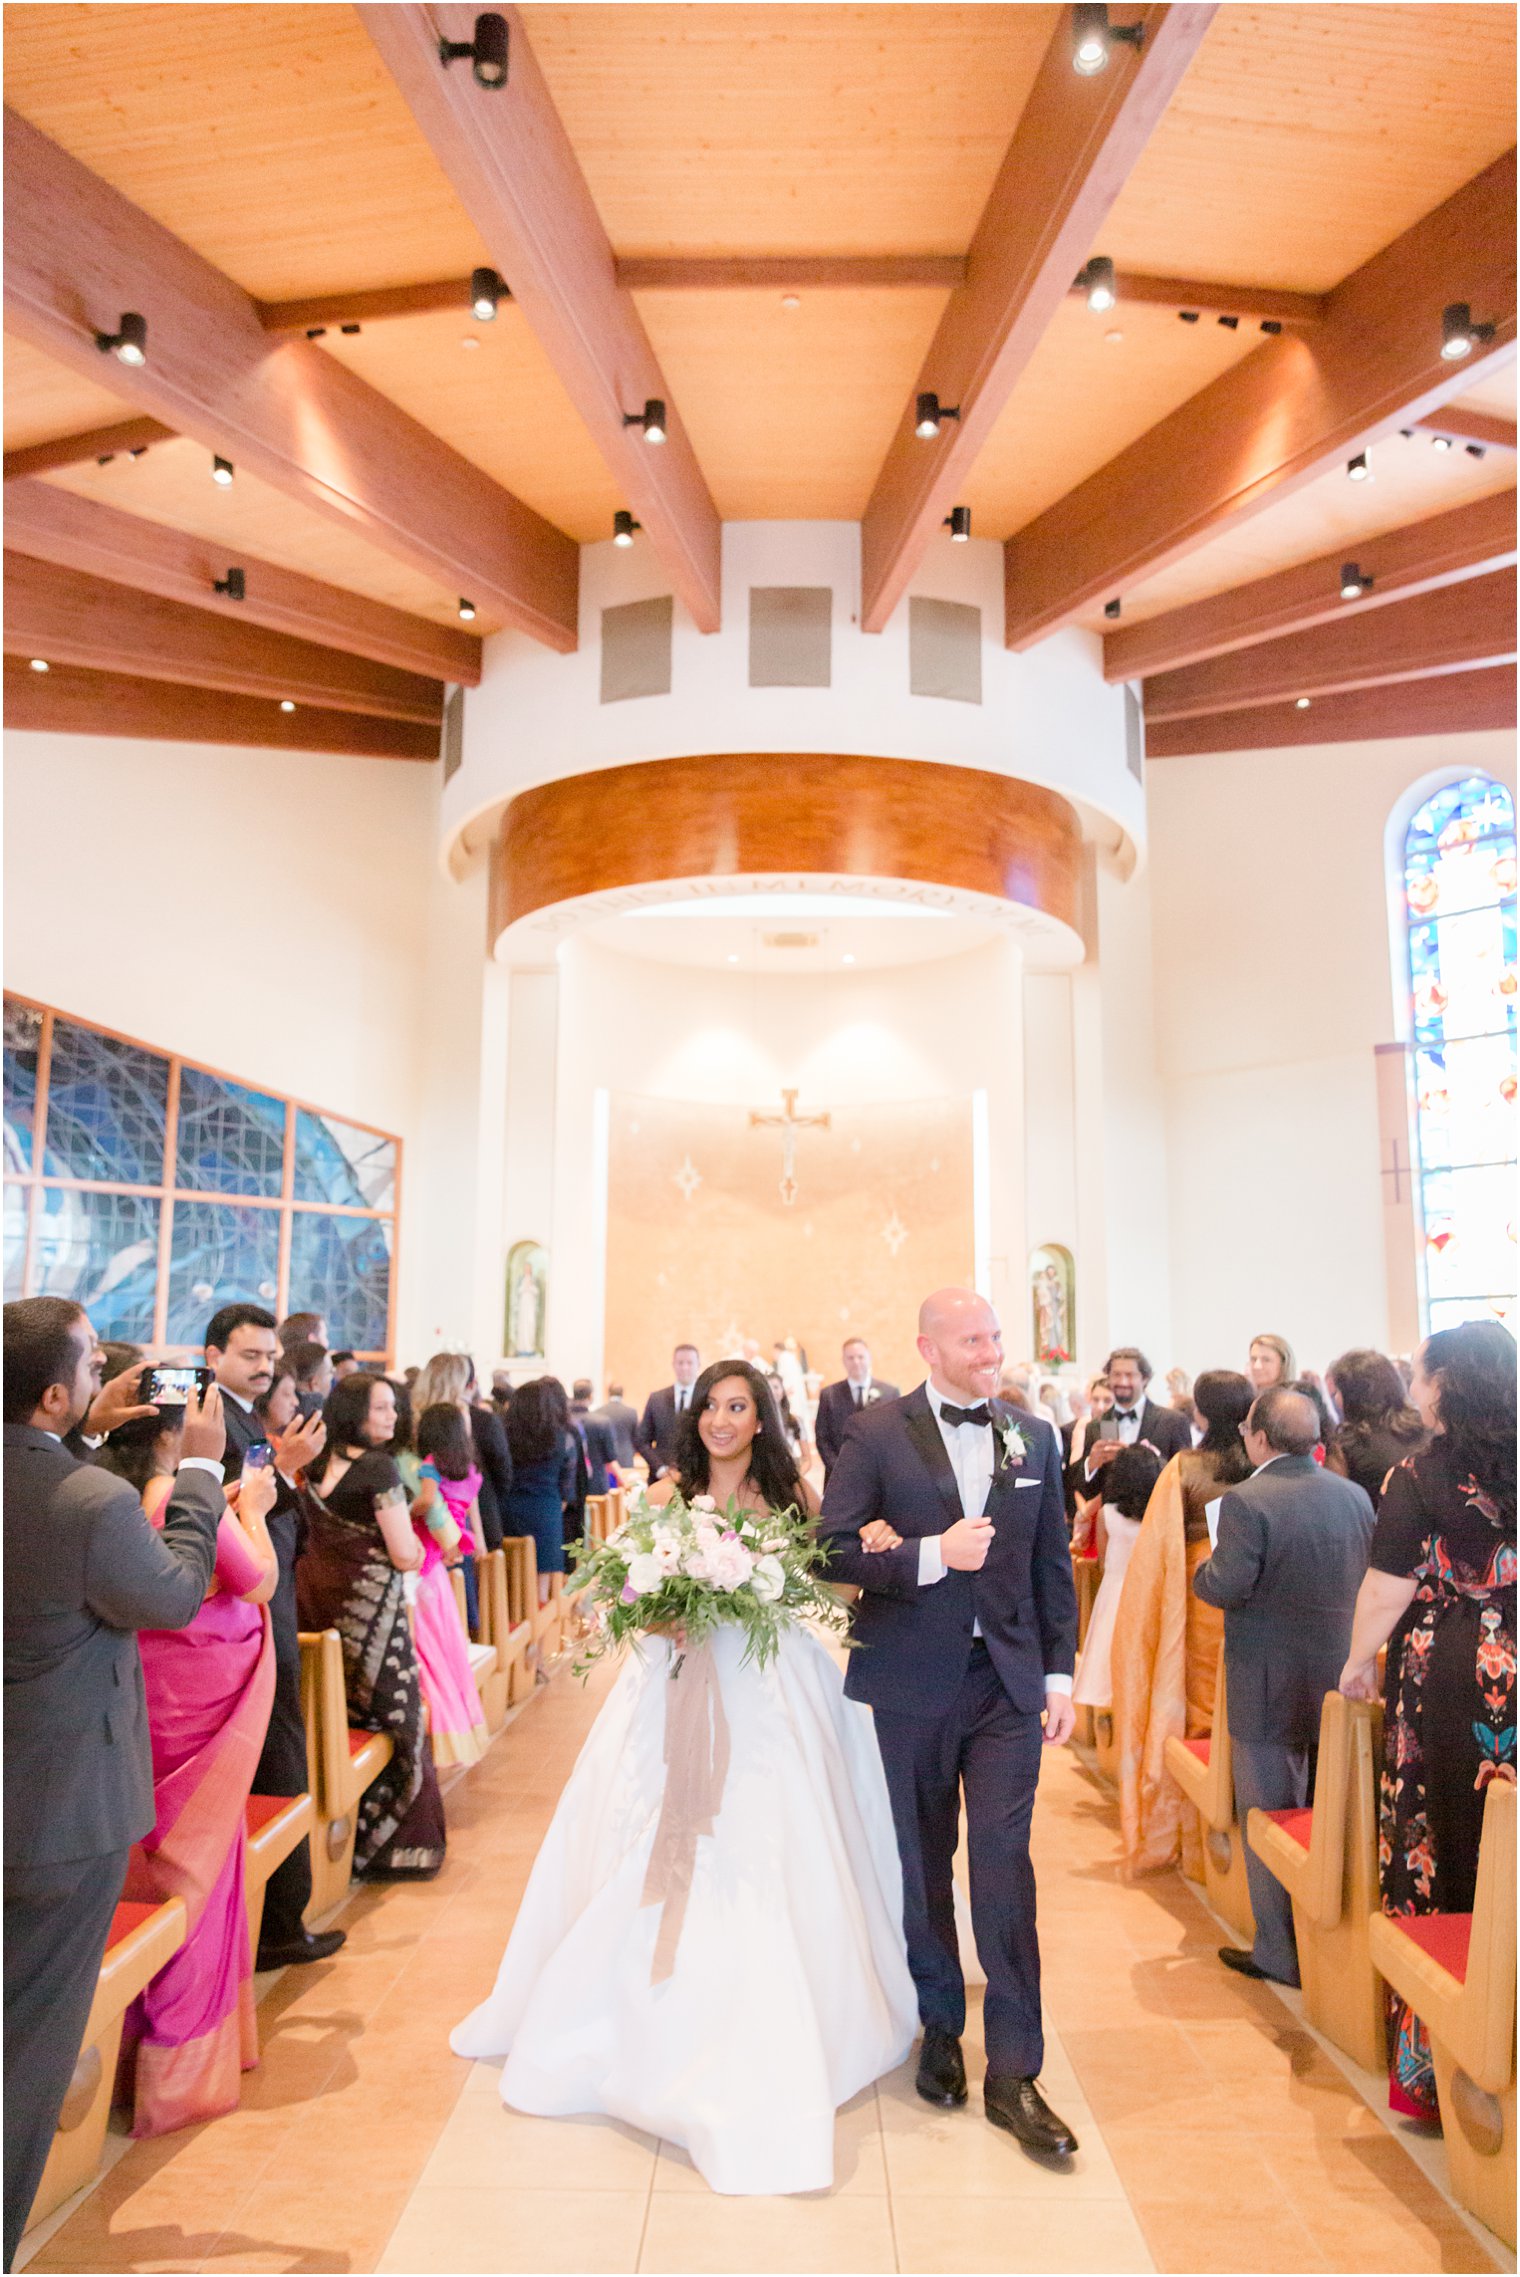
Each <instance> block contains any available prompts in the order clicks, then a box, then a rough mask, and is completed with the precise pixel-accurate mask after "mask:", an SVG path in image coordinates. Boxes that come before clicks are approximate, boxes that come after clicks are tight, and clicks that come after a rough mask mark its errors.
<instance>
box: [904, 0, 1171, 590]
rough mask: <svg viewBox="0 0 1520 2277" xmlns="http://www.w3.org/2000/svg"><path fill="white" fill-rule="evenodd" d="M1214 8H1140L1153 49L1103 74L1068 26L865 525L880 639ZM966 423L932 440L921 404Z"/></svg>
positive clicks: (1039, 84)
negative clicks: (919, 413)
mask: <svg viewBox="0 0 1520 2277" xmlns="http://www.w3.org/2000/svg"><path fill="white" fill-rule="evenodd" d="M1213 16H1214V9H1213V7H1212V6H1192V5H1187V4H1184V5H1181V6H1171V7H1167V6H1159V7H1158V6H1150V7H1142V8H1141V10H1140V12H1139V16H1138V19H1137V21H1138V23H1139V25H1140V26H1141V27H1142V29H1143V35H1144V44H1143V46H1142V47H1141V48H1140V49H1139V50H1138V52H1137V51H1136V50H1135V49H1134V48H1131V47H1124V48H1122V49H1120V48H1116V49H1115V50H1114V54H1113V59H1112V61H1111V63H1110V65H1109V68H1108V69H1107V70H1106V71H1104V72H1100V73H1099V74H1098V75H1097V76H1096V77H1095V78H1090V79H1088V78H1083V77H1081V76H1080V75H1079V74H1078V73H1077V72H1075V71H1074V70H1073V69H1072V63H1071V30H1070V24H1069V21H1068V17H1067V13H1066V11H1065V10H1064V9H1062V10H1061V11H1060V16H1059V21H1058V22H1057V24H1056V28H1055V31H1054V33H1053V35H1052V38H1051V43H1050V46H1049V48H1048V49H1047V50H1046V53H1045V58H1044V61H1043V62H1042V64H1041V66H1040V70H1039V75H1038V77H1037V78H1036V80H1035V83H1034V87H1033V89H1032V90H1031V92H1030V96H1029V100H1028V102H1027V103H1026V104H1025V106H1024V113H1023V116H1022V117H1021V119H1020V120H1019V123H1018V127H1017V129H1016V130H1015V133H1014V136H1013V140H1012V141H1011V142H1010V144H1009V146H1008V149H1007V152H1006V154H1005V156H1004V159H1003V163H1002V166H1001V168H1000V169H999V172H998V177H997V180H996V182H995V183H994V184H993V189H992V195H991V197H990V198H989V199H988V201H987V205H986V209H985V211H984V212H983V214H982V217H981V220H980V221H979V222H978V224H977V229H976V235H975V237H974V238H973V239H972V243H971V250H970V253H969V255H968V256H967V264H966V282H965V283H964V285H962V286H960V287H959V289H958V290H957V291H955V292H954V293H952V294H951V296H950V300H949V303H948V305H947V307H946V309H945V311H944V314H943V315H942V317H941V318H940V322H939V326H938V328H937V330H936V332H935V335H934V339H933V341H932V342H931V344H930V347H929V352H928V354H927V356H926V357H925V358H924V362H923V366H922V369H921V370H920V372H919V374H918V377H917V379H916V380H915V382H914V387H913V395H911V396H910V397H909V399H908V402H907V403H906V404H905V406H904V409H903V415H902V418H901V420H900V421H899V423H898V428H897V432H896V434H895V435H894V437H893V439H892V444H891V447H890V449H889V450H888V452H887V456H886V460H885V462H884V463H883V466H882V469H881V472H880V474H879V475H878V476H877V479H876V486H875V488H874V490H873V491H872V493H871V497H870V502H869V504H868V505H867V507H866V511H865V518H864V522H863V525H862V529H861V571H862V591H861V624H862V627H863V629H864V630H865V631H867V632H880V631H881V630H882V628H883V626H884V625H885V624H886V622H887V620H888V618H889V617H890V616H891V614H892V611H893V610H894V609H895V608H896V606H897V604H898V602H899V601H900V600H901V599H902V596H903V594H904V592H905V591H906V589H907V585H908V581H909V579H910V578H911V577H912V575H913V573H914V571H915V570H916V569H917V567H918V565H919V563H920V561H921V560H922V559H923V556H924V552H925V549H926V548H927V546H928V544H929V542H930V540H931V538H933V537H934V536H935V534H936V533H937V532H938V530H939V529H940V528H941V526H942V525H943V523H944V521H945V518H946V516H947V515H948V514H949V512H950V509H951V507H952V506H953V505H955V504H956V502H957V499H958V497H959V494H960V491H961V488H962V486H963V484H964V482H965V480H966V478H967V476H968V475H969V473H970V471H971V468H972V466H973V465H974V463H975V461H976V458H977V455H978V453H979V452H980V451H981V449H982V446H983V444H984V443H985V442H986V440H987V437H988V436H989V434H990V433H991V431H992V428H993V426H994V424H995V423H996V421H997V419H998V416H999V414H1000V413H1001V411H1002V409H1003V406H1004V404H1005V403H1006V402H1007V400H1008V398H1009V396H1010V395H1011V393H1012V392H1013V388H1014V386H1015V383H1016V382H1017V381H1018V379H1019V377H1020V375H1021V374H1022V373H1023V372H1024V370H1025V369H1026V367H1027V366H1028V364H1029V361H1030V359H1031V357H1032V356H1033V355H1034V352H1035V350H1036V348H1037V347H1038V346H1039V344H1040V341H1041V339H1042V338H1043V337H1044V334H1045V332H1046V330H1047V328H1048V327H1049V325H1050V323H1051V321H1052V319H1053V318H1054V316H1055V313H1056V310H1057V309H1058V308H1059V307H1060V306H1061V304H1062V302H1063V301H1064V300H1065V299H1066V297H1067V294H1068V293H1069V292H1070V291H1071V285H1072V279H1073V277H1074V276H1075V275H1076V273H1077V271H1078V270H1079V269H1080V268H1081V267H1082V266H1083V264H1084V262H1085V261H1086V260H1087V258H1088V256H1089V255H1090V253H1091V252H1092V250H1093V246H1094V244H1095V243H1096V241H1097V238H1098V233H1099V231H1100V230H1101V228H1102V225H1103V222H1104V220H1105V218H1106V217H1107V215H1108V213H1109V211H1110V209H1111V208H1112V206H1113V203H1114V200H1115V199H1116V198H1117V196H1118V194H1119V192H1120V190H1121V189H1122V188H1123V186H1124V183H1125V181H1126V180H1127V178H1128V176H1129V173H1130V171H1131V169H1132V167H1133V166H1134V164H1135V162H1136V160H1137V159H1138V158H1139V156H1140V153H1141V152H1142V150H1143V149H1144V148H1145V145H1146V143H1147V142H1148V141H1149V139H1150V136H1151V134H1152V132H1153V131H1154V129H1155V127H1156V125H1157V123H1158V121H1159V120H1160V117H1161V114H1162V112H1163V111H1164V110H1165V109H1166V106H1167V104H1168V102H1169V101H1170V100H1171V97H1172V95H1173V94H1174V93H1175V91H1176V88H1177V85H1178V82H1179V81H1180V80H1181V78H1182V75H1183V73H1184V72H1185V71H1186V69H1187V67H1188V65H1189V63H1190V62H1191V61H1192V58H1193V56H1194V54H1195V53H1196V51H1197V48H1198V44H1199V42H1200V41H1201V40H1202V38H1203V35H1204V33H1205V32H1206V31H1207V29H1208V27H1209V24H1210V23H1211V21H1212V20H1213ZM921 393H932V394H934V395H937V396H938V398H939V400H940V403H941V404H942V405H944V406H947V407H950V406H953V407H954V408H955V409H956V410H957V411H958V413H959V417H958V418H957V419H955V420H952V421H947V422H945V423H944V424H943V425H942V426H941V428H940V431H939V433H938V435H937V436H936V437H935V438H934V439H933V440H932V441H925V440H921V439H920V438H919V437H918V436H917V435H916V434H915V432H914V397H916V396H917V395H919V394H921Z"/></svg>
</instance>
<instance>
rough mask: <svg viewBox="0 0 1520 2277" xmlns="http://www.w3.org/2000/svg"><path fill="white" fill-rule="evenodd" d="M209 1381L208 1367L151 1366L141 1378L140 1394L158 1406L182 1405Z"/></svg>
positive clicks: (209, 1372) (203, 1388) (202, 1389)
mask: <svg viewBox="0 0 1520 2277" xmlns="http://www.w3.org/2000/svg"><path fill="white" fill-rule="evenodd" d="M210 1382H211V1370H210V1369H209V1368H151V1369H150V1370H149V1371H148V1373H147V1375H146V1376H145V1377H144V1378H143V1383H142V1396H143V1399H144V1400H145V1401H148V1400H156V1401H157V1403H158V1404H159V1406H160V1407H183V1406H184V1405H185V1403H186V1401H187V1400H188V1399H189V1397H190V1394H191V1393H192V1392H193V1391H204V1390H205V1388H206V1386H207V1385H208V1384H209V1383H210Z"/></svg>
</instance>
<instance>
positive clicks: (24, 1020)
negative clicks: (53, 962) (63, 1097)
mask: <svg viewBox="0 0 1520 2277" xmlns="http://www.w3.org/2000/svg"><path fill="white" fill-rule="evenodd" d="M41 1046H42V1014H41V1013H40V1012H39V1011H38V1010H37V1009H36V1007H35V1005H31V1004H12V1003H10V1002H7V1004H6V1007H5V1167H6V1169H7V1171H15V1170H30V1168H31V1166H32V1135H33V1124H34V1122H35V1119H36V1106H37V1060H38V1054H39V1052H40V1050H41Z"/></svg>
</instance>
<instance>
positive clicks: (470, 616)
mask: <svg viewBox="0 0 1520 2277" xmlns="http://www.w3.org/2000/svg"><path fill="white" fill-rule="evenodd" d="M459 621H460V623H461V624H464V625H472V624H474V622H475V604H474V602H473V601H467V600H466V599H465V597H464V595H463V594H462V593H461V594H460V596H459Z"/></svg>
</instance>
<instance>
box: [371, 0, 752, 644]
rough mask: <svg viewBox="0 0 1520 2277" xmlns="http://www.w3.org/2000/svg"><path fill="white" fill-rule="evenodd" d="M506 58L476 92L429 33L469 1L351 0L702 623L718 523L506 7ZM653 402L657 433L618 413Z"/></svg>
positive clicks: (708, 628)
mask: <svg viewBox="0 0 1520 2277" xmlns="http://www.w3.org/2000/svg"><path fill="white" fill-rule="evenodd" d="M502 12H503V13H504V14H505V16H506V18H507V23H508V28H509V37H510V42H511V49H510V53H511V61H510V68H509V72H508V77H507V81H506V84H505V85H504V86H502V87H499V88H494V89H486V88H482V87H479V86H477V85H476V83H475V81H474V78H473V77H472V75H471V74H470V72H468V71H464V70H459V69H452V70H445V69H444V68H443V66H442V65H441V64H440V62H439V59H438V42H439V39H440V37H444V38H453V39H469V38H470V37H471V36H472V32H473V27H474V21H475V13H474V10H473V9H472V8H467V7H458V6H445V7H431V8H430V7H419V6H415V5H413V4H411V0H383V4H381V5H366V6H361V7H360V8H359V15H360V17H361V18H362V20H363V22H364V25H365V27H366V29H367V30H368V32H369V35H370V37H371V39H372V40H373V41H374V43H375V46H376V47H377V49H378V50H379V52H380V55H381V57H382V58H383V60H384V62H385V64H386V66H387V68H388V69H389V71H390V73H391V76H392V77H393V78H394V79H395V81H396V84H397V86H398V87H399V88H400V90H401V93H402V95H403V97H404V98H405V100H406V103H407V105H408V107H409V109H410V110H411V113H412V116H413V118H414V119H415V120H416V122H417V124H418V126H419V127H420V128H421V130H422V132H423V134H424V135H425V136H426V138H427V140H428V142H429V144H430V145H431V147H432V150H433V154H434V156H435V157H436V158H437V160H438V163H439V164H440V166H441V167H442V168H443V171H444V173H445V174H446V175H447V176H448V178H449V180H450V182H452V184H453V186H454V190H455V193H456V195H457V196H458V198H459V200H460V203H461V204H462V205H463V207H464V210H465V212H466V213H467V214H468V215H469V217H470V219H471V221H472V222H473V223H474V224H475V227H476V229H477V231H478V232H479V234H480V236H481V238H482V240H483V241H484V243H485V245H486V246H487V248H488V250H489V252H490V254H491V258H492V261H493V262H494V264H495V266H496V268H497V269H498V270H499V271H500V273H501V275H502V276H503V277H505V278H506V279H507V281H508V282H509V284H510V285H511V288H512V297H513V299H514V300H515V301H516V302H517V304H518V306H519V307H520V308H521V310H522V312H523V315H524V316H525V317H526V318H527V320H528V323H529V325H530V327H531V328H532V330H533V332H534V334H535V336H536V338H537V339H538V341H539V344H540V346H541V347H542V348H543V350H544V352H545V354H546V355H547V356H548V358H549V361H550V362H551V364H552V365H553V366H554V369H555V371H556V372H557V373H558V375H559V378H560V381H561V384H562V385H563V387H564V389H565V392H566V393H567V395H568V396H569V397H570V400H571V402H572V403H573V404H574V405H575V407H576V410H577V411H578V412H579V413H580V416H581V418H582V419H583V420H584V422H585V424H586V427H587V430H588V432H589V433H590V435H591V437H592V440H593V441H594V442H595V443H596V445H597V448H598V449H599V451H600V452H601V454H602V457H603V459H604V460H605V461H606V463H607V466H608V467H609V468H610V470H611V471H612V473H613V475H614V476H615V477H616V479H617V482H618V486H619V488H620V489H621V491H622V493H623V499H624V502H625V504H626V505H627V507H628V508H629V509H630V510H631V512H632V513H633V514H634V515H635V517H636V518H637V520H638V521H640V522H641V523H642V524H643V527H644V531H645V534H646V535H647V537H648V539H649V542H650V544H651V545H652V546H653V547H654V549H655V552H656V554H657V555H658V557H659V559H660V561H661V563H662V565H663V566H664V569H665V572H666V574H667V576H668V577H669V578H670V581H671V583H672V585H673V586H674V588H675V591H676V593H677V595H678V596H679V598H680V600H681V601H682V602H683V603H684V605H685V607H686V608H687V610H688V611H689V612H690V614H691V616H692V618H693V620H694V622H695V623H696V625H697V626H698V628H699V629H700V630H701V631H703V632H716V631H717V629H718V626H719V623H720V621H721V616H722V555H723V533H722V526H721V524H720V522H719V520H718V510H717V508H716V507H715V506H714V504H713V502H712V498H711V496H710V494H709V492H708V488H707V484H706V481H705V480H704V478H703V475H702V470H701V468H700V467H699V466H698V464H697V457H696V453H695V451H694V450H693V449H692V446H691V441H690V438H689V437H688V435H687V433H686V429H685V427H684V425H683V424H682V421H681V417H680V412H679V407H678V406H677V405H676V404H674V403H673V402H672V401H671V391H670V387H669V385H668V383H667V381H666V379H665V377H664V374H663V373H662V372H661V370H660V366H659V363H658V361H657V359H656V356H655V352H654V349H653V348H652V347H651V345H650V342H649V336H648V334H647V333H646V332H645V330H644V322H643V319H642V317H641V316H640V315H639V312H638V309H637V307H636V306H635V304H634V301H633V297H632V295H631V294H630V293H628V292H626V291H625V290H624V289H623V288H622V287H621V286H620V285H619V284H618V281H617V272H616V266H615V263H614V259H613V253H612V247H611V244H610V243H609V241H608V237H607V232H606V230H605V228H604V227H603V225H602V219H601V216H600V214H599V213H598V212H597V209H596V204H595V201H594V200H593V198H592V195H591V192H590V190H589V188H588V187H587V184H586V178H585V176H584V175H583V174H582V172H581V168H580V161H579V160H578V158H577V157H576V155H575V151H574V149H573V148H572V146H571V142H570V138H569V136H568V135H567V134H566V132H565V129H564V126H563V124H562V123H561V120H560V117H559V113H558V112H557V111H556V109H555V107H554V103H553V100H552V98H551V96H550V94H549V89H548V86H547V84H546V83H545V80H544V77H543V74H542V72H541V71H540V70H539V68H538V64H537V62H536V61H535V59H534V55H533V50H532V48H531V47H530V45H529V43H528V37H527V33H526V32H525V30H524V28H523V21H522V18H521V16H520V15H519V14H518V13H517V11H516V10H515V9H512V8H507V9H505V10H503V11H502ZM651 399H658V400H660V401H662V402H663V403H664V404H665V406H666V435H667V439H666V441H665V442H664V443H662V444H658V445H651V444H649V443H647V442H645V440H644V436H643V431H642V428H640V427H638V426H629V425H627V424H626V423H625V422H626V419H627V417H628V416H629V415H630V414H635V413H639V412H641V411H642V410H643V407H644V405H645V403H646V402H647V401H649V400H651Z"/></svg>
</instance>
